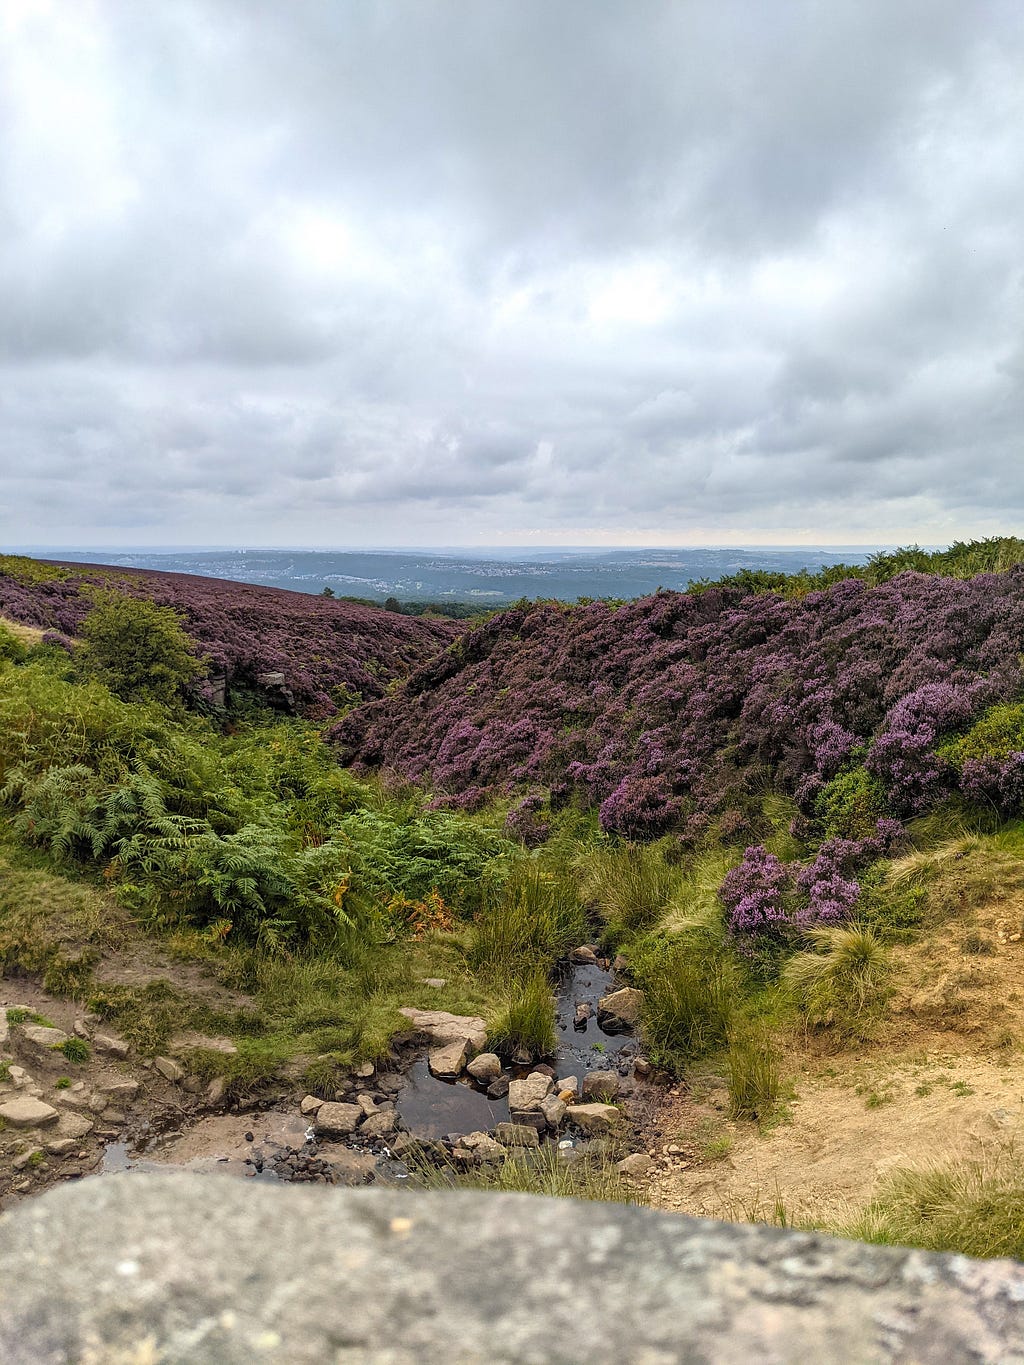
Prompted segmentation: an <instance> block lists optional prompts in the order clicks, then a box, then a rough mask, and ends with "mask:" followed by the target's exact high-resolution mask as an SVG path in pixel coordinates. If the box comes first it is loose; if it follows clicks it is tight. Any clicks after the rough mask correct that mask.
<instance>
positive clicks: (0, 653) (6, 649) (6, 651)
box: [0, 621, 28, 664]
mask: <svg viewBox="0 0 1024 1365" xmlns="http://www.w3.org/2000/svg"><path fill="white" fill-rule="evenodd" d="M27 654H28V649H27V648H26V646H25V645H24V644H23V643H22V642H21V640H19V639H18V637H17V636H16V635H15V634H14V632H13V631H12V630H11V629H9V627H8V626H6V625H5V624H4V623H3V621H0V659H7V660H9V661H10V662H11V663H15V664H20V663H24V661H25V657H26V656H27Z"/></svg>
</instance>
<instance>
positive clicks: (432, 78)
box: [0, 0, 1024, 547]
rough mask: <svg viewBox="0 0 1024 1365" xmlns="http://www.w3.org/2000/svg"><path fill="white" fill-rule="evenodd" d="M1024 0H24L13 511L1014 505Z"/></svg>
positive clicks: (313, 520)
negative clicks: (136, 0) (362, 0)
mask: <svg viewBox="0 0 1024 1365" xmlns="http://www.w3.org/2000/svg"><path fill="white" fill-rule="evenodd" d="M1022 129H1024V5H1021V4H1020V3H1019V0H976V2H975V3H971V4H965V3H963V0H827V3H820V2H818V0H771V3H767V4H765V3H760V0H637V2H636V3H625V0H617V2H616V3H611V2H610V0H558V3H557V4H552V3H551V2H550V0H500V3H499V2H497V0H471V2H470V0H372V3H356V0H315V2H314V0H288V3H286V4H282V3H280V0H152V3H146V4H138V3H134V2H133V0H73V2H72V0H2V3H0V544H29V543H32V544H37V545H61V544H63V545H71V544H75V545H81V546H86V545H104V546H116V545H119V544H122V545H133V546H139V545H146V544H153V545H157V544H159V545H172V544H178V545H188V544H243V543H248V544H287V545H293V546H301V545H318V546H324V545H334V546H338V547H346V546H361V545H382V544H388V545H393V546H402V545H416V546H426V545H434V544H437V545H460V544H464V545H474V544H479V545H502V544H508V545H530V544H542V545H553V544H559V543H565V544H574V545H583V544H592V545H622V546H625V545H640V544H656V545H673V544H675V545H684V544H715V545H730V544H732V545H737V544H746V545H751V544H762V545H767V544H786V545H801V544H814V545H823V544H830V543H832V544H837V543H838V544H846V545H849V544H856V543H871V544H881V543H906V542H909V541H919V542H922V543H931V544H941V543H945V542H948V541H950V540H952V539H955V538H958V537H959V538H963V537H968V536H976V535H988V534H997V533H1006V532H1017V531H1019V530H1020V529H1021V522H1022V519H1024V516H1022V514H1024V458H1022V455H1024V450H1022V433H1024V420H1022V419H1024V327H1022V323H1024V246H1022V243H1024V230H1022V229H1024V135H1022Z"/></svg>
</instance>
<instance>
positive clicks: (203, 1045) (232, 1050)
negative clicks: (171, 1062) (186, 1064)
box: [95, 1030, 238, 1057]
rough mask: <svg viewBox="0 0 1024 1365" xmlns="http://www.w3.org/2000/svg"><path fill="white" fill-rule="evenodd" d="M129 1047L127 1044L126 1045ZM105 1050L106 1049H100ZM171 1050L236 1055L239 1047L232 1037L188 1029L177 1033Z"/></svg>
mask: <svg viewBox="0 0 1024 1365" xmlns="http://www.w3.org/2000/svg"><path fill="white" fill-rule="evenodd" d="M95 1042H96V1046H97V1047H99V1046H100V1040H99V1036H98V1035H97V1037H96V1039H95ZM124 1046H125V1047H127V1044H125V1045H124ZM100 1050H101V1051H103V1050H104V1049H102V1048H101V1049H100ZM169 1051H170V1052H171V1054H172V1056H174V1057H182V1056H185V1055H186V1054H187V1053H189V1052H219V1053H220V1054H221V1055H222V1056H224V1057H234V1056H236V1055H237V1053H238V1048H237V1047H235V1045H234V1043H233V1042H232V1041H231V1039H230V1038H214V1037H210V1036H209V1035H208V1034H205V1033H194V1032H192V1031H191V1030H186V1031H185V1032H184V1033H176V1034H175V1035H174V1037H173V1038H172V1039H171V1041H170V1044H169Z"/></svg>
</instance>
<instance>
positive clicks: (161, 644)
mask: <svg viewBox="0 0 1024 1365" xmlns="http://www.w3.org/2000/svg"><path fill="white" fill-rule="evenodd" d="M92 601H93V607H92V610H91V611H90V612H89V614H88V615H87V616H86V618H85V620H84V621H83V622H82V627H81V633H82V641H83V643H82V646H81V648H80V650H79V653H78V659H79V663H80V665H81V667H82V669H83V671H84V672H85V673H86V674H87V675H88V676H92V677H95V678H98V679H99V680H100V681H101V682H102V683H104V684H105V686H107V687H109V688H110V690H111V692H113V693H114V695H115V696H118V697H121V698H122V700H125V701H130V700H133V699H136V698H141V699H143V700H151V701H159V702H164V703H167V702H172V701H174V700H175V699H176V698H178V697H180V696H181V695H182V693H183V692H184V691H185V690H186V689H187V688H188V687H189V685H190V684H192V683H194V682H195V681H196V680H197V679H198V678H199V677H200V676H201V675H202V673H203V672H204V666H203V664H202V662H201V661H200V660H199V659H197V658H196V655H195V653H194V650H193V645H192V641H191V640H190V639H189V637H188V636H187V635H186V634H185V630H184V627H183V625H182V618H181V616H179V614H178V613H177V612H176V611H175V610H174V609H173V608H171V607H158V606H157V605H156V604H155V603H154V602H150V601H148V600H147V599H146V598H141V597H127V596H125V595H124V594H123V593H118V592H112V591H110V590H105V591H104V590H97V591H94V592H93V593H92Z"/></svg>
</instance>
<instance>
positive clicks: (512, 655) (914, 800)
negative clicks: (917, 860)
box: [333, 568, 1024, 914]
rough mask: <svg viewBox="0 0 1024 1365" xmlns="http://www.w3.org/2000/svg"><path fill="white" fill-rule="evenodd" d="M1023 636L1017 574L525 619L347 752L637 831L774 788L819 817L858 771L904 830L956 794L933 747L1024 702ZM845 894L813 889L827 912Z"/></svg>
mask: <svg viewBox="0 0 1024 1365" xmlns="http://www.w3.org/2000/svg"><path fill="white" fill-rule="evenodd" d="M1022 639H1024V570H1022V569H1020V568H1014V569H1011V570H1009V571H1008V572H1005V573H986V574H981V575H978V576H977V577H974V578H971V579H967V580H963V579H954V578H944V577H939V576H937V575H935V574H925V573H918V572H907V573H902V574H899V575H897V576H896V577H893V578H892V579H891V580H889V581H886V582H883V583H880V584H877V585H876V586H869V585H868V584H867V583H866V582H864V581H862V580H860V579H857V578H849V579H845V580H843V581H841V582H838V583H836V584H835V585H834V586H832V587H829V588H827V589H825V590H822V591H814V592H809V593H806V594H805V595H804V596H802V597H789V598H787V597H783V596H781V595H779V594H776V593H766V594H764V595H761V596H751V595H744V594H743V592H742V591H741V590H739V589H730V588H721V587H712V588H709V589H706V590H703V591H701V592H693V593H687V594H682V593H669V592H665V593H658V594H657V595H656V596H654V597H648V598H645V599H642V600H640V601H636V602H630V603H627V604H625V605H623V606H620V607H617V608H616V607H613V606H609V605H606V604H604V603H600V602H595V603H590V604H588V605H582V606H578V607H563V606H559V605H557V604H550V603H547V604H538V605H536V606H533V607H516V608H514V609H512V610H510V611H507V612H504V613H502V614H500V615H498V616H495V617H493V618H492V619H491V620H489V621H488V622H487V623H486V624H484V625H482V626H481V627H479V628H478V629H476V630H474V631H471V632H470V633H468V634H467V635H465V636H463V637H461V638H460V639H459V640H457V641H456V642H455V643H454V644H453V645H452V646H450V648H449V649H448V650H447V651H445V652H444V653H443V654H441V655H439V656H438V657H437V658H435V659H434V660H432V661H431V662H430V663H429V664H427V665H426V666H425V667H424V668H422V669H420V670H419V671H418V672H416V673H414V674H413V675H412V677H411V678H410V679H409V681H408V683H407V684H406V685H405V687H404V688H402V689H401V690H400V691H399V692H398V693H397V694H396V695H394V696H389V697H386V698H384V699H381V700H379V701H376V702H373V703H370V704H369V705H366V706H363V707H361V708H359V709H358V710H357V711H355V712H353V713H351V714H350V715H349V716H347V717H346V718H345V719H344V720H343V721H342V722H341V723H340V724H339V725H338V726H336V727H335V729H334V731H333V738H334V740H335V742H336V744H337V746H338V750H339V753H340V754H341V756H342V757H343V758H345V759H347V760H351V761H353V762H354V763H356V764H357V766H359V767H360V768H362V769H371V768H377V767H387V768H390V769H393V770H395V771H397V772H398V773H400V774H402V775H403V776H405V777H407V778H410V779H413V780H416V781H422V782H424V783H426V784H429V785H430V786H431V787H432V788H433V789H434V790H435V791H436V792H439V793H443V794H448V795H456V794H458V793H460V792H465V791H468V790H469V789H472V788H475V789H478V790H480V791H483V792H502V793H503V794H506V795H508V794H513V793H515V792H516V791H517V790H519V789H521V788H523V787H531V788H536V787H537V786H546V787H548V788H549V789H550V790H551V793H552V799H553V801H554V802H555V803H559V802H561V803H566V802H569V801H579V802H582V803H583V804H586V805H591V806H596V807H598V808H600V810H601V818H602V822H603V824H604V826H605V828H607V829H610V830H615V831H617V832H620V833H622V834H625V835H628V836H630V837H650V836H651V835H655V834H659V833H662V832H664V831H666V830H669V829H678V830H680V831H683V832H685V833H687V834H689V833H690V832H691V831H697V830H699V829H702V828H708V827H709V824H711V823H712V822H713V821H714V820H717V819H719V818H720V817H721V816H722V815H723V814H724V813H726V812H730V811H739V812H743V811H744V810H745V809H748V808H749V807H750V804H751V801H752V799H753V795H754V794H755V793H756V792H758V791H760V790H763V789H764V783H765V781H766V780H768V781H770V782H771V783H772V784H774V785H776V786H779V787H781V788H782V789H783V790H786V791H788V792H789V793H791V794H793V795H794V796H795V797H796V799H797V800H798V802H799V803H800V804H801V806H802V808H803V810H804V811H805V813H806V814H808V815H810V814H812V813H813V811H814V803H815V799H816V798H817V797H818V795H819V793H820V792H821V791H822V788H823V787H824V786H825V785H826V784H827V783H828V782H829V781H831V780H832V779H833V778H835V776H836V774H837V773H840V772H842V771H844V770H848V769H849V767H850V765H851V764H859V763H864V764H866V767H867V769H868V772H869V773H870V774H871V775H872V778H873V779H874V780H876V781H877V782H878V784H879V790H880V793H881V798H882V800H883V801H885V802H887V803H888V806H889V811H890V813H891V814H893V815H899V816H904V815H908V814H912V813H915V812H917V811H920V810H923V809H925V808H926V807H928V806H929V805H930V804H931V803H933V802H935V801H937V800H940V799H942V798H943V797H944V796H945V795H946V794H947V793H948V792H949V791H950V790H952V789H953V788H954V787H955V786H956V784H957V782H958V780H959V770H958V768H957V765H956V764H954V763H951V762H949V761H948V760H947V759H945V758H943V757H941V756H940V755H939V753H938V752H937V750H938V749H939V748H940V747H941V744H942V740H943V736H948V735H949V734H950V733H955V732H956V731H957V730H958V729H961V728H963V727H965V726H969V725H971V724H972V722H973V721H975V720H976V719H977V718H978V717H979V716H980V715H981V714H983V713H984V712H985V710H986V708H988V707H990V706H991V705H993V704H994V703H996V702H999V701H1001V700H1007V699H1009V698H1012V697H1014V696H1016V695H1018V694H1019V693H1020V692H1021V690H1022V682H1024V679H1022V674H1021V663H1020V641H1021V640H1022ZM964 780H965V782H967V781H968V780H970V781H972V782H973V783H974V785H975V786H979V784H980V782H981V779H980V777H974V778H969V776H968V777H965V779H964ZM1014 799H1016V798H1014ZM730 818H732V819H735V817H730ZM848 880H849V877H848V876H846V875H845V874H843V873H842V872H841V871H835V872H834V873H829V874H828V875H823V876H822V877H821V878H820V879H819V881H820V891H819V892H818V893H817V896H816V899H817V900H818V901H820V903H821V904H822V905H823V906H828V907H830V910H829V912H828V913H832V911H833V910H834V911H835V913H836V914H838V913H839V909H838V908H839V907H841V906H842V905H843V904H845V902H846V901H847V900H848V897H849V892H848V888H847V887H846V886H845V885H844V883H845V882H847V881H848Z"/></svg>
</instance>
